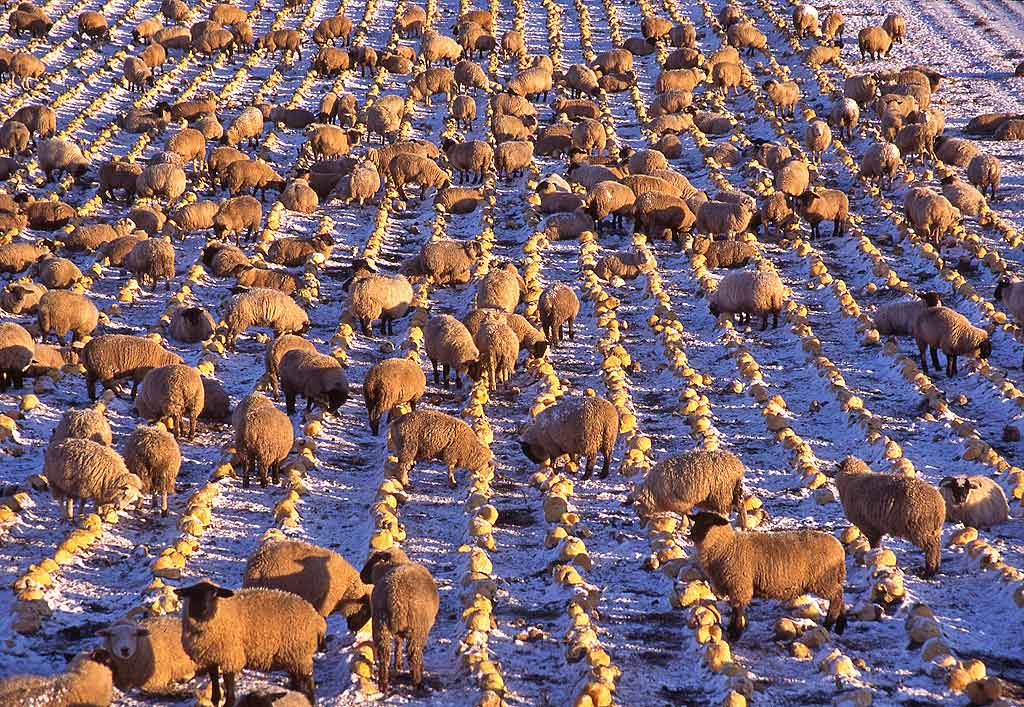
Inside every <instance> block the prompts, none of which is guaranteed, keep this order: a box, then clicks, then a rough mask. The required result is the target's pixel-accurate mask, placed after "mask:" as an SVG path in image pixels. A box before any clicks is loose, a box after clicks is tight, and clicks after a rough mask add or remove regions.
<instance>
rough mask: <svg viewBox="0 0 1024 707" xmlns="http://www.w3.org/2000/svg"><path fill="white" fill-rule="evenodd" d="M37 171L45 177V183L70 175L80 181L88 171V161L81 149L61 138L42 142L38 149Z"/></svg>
mask: <svg viewBox="0 0 1024 707" xmlns="http://www.w3.org/2000/svg"><path fill="white" fill-rule="evenodd" d="M38 159H39V169H41V170H42V171H43V174H45V175H46V181H48V182H52V181H55V179H54V178H55V176H56V175H60V174H70V175H71V176H73V177H74V178H75V179H80V178H81V177H82V176H83V175H84V174H85V173H86V171H87V170H88V169H89V159H88V158H87V157H86V156H85V155H84V154H82V149H81V148H80V147H78V145H75V144H74V143H73V142H69V141H68V140H63V139H61V138H52V139H49V140H43V141H41V142H40V143H39V149H38Z"/></svg>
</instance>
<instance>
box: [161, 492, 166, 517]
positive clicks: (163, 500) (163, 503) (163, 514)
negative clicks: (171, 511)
mask: <svg viewBox="0 0 1024 707" xmlns="http://www.w3.org/2000/svg"><path fill="white" fill-rule="evenodd" d="M160 517H161V518H166V517H167V492H166V491H164V492H163V493H161V494H160Z"/></svg>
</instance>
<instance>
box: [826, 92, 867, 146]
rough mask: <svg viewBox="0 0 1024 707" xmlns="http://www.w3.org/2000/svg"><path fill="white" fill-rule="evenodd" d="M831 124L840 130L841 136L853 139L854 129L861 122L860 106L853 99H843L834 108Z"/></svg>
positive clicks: (830, 117)
mask: <svg viewBox="0 0 1024 707" xmlns="http://www.w3.org/2000/svg"><path fill="white" fill-rule="evenodd" d="M829 122H830V123H831V124H832V125H834V126H836V127H837V128H839V134H840V135H845V136H846V139H847V140H852V139H853V129H854V128H855V127H857V123H859V122H860V106H858V105H857V101H855V100H853V99H852V98H841V99H839V100H837V101H836V102H835V104H833V106H832V110H831V112H830V113H829Z"/></svg>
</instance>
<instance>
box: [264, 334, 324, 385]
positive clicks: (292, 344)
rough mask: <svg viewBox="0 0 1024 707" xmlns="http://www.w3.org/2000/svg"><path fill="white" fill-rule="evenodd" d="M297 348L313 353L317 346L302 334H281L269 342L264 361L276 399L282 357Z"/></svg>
mask: <svg viewBox="0 0 1024 707" xmlns="http://www.w3.org/2000/svg"><path fill="white" fill-rule="evenodd" d="M295 349H299V350H301V351H308V352H311V353H312V352H315V351H316V347H315V346H314V345H313V343H312V342H311V341H308V340H306V339H304V338H302V337H301V336H295V335H294V334H282V335H281V336H278V337H277V338H275V339H273V340H271V341H269V342H267V351H266V355H265V358H264V361H265V363H266V369H267V377H268V379H269V382H270V387H271V390H272V391H273V392H274V400H277V399H278V395H279V377H278V368H279V367H280V365H281V359H282V358H283V357H284V355H285V354H286V353H288V352H289V351H292V350H295Z"/></svg>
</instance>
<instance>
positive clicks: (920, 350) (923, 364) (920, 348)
mask: <svg viewBox="0 0 1024 707" xmlns="http://www.w3.org/2000/svg"><path fill="white" fill-rule="evenodd" d="M927 348H928V344H925V343H920V344H918V345H917V352H918V353H919V354H920V355H921V370H922V371H923V372H924V374H925V375H928V361H926V360H925V356H924V352H925V349H927ZM935 365H936V367H938V363H936V364H935Z"/></svg>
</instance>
